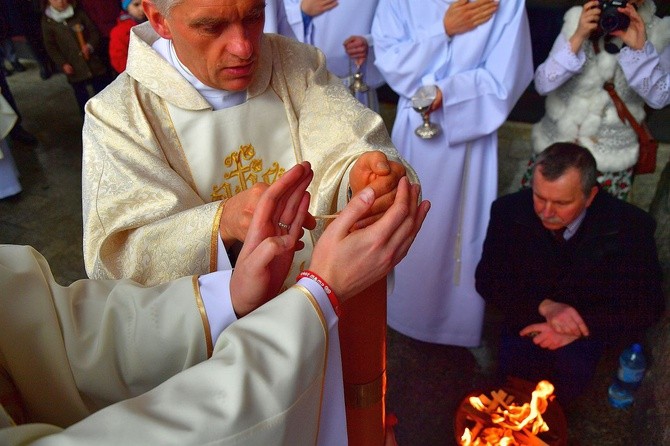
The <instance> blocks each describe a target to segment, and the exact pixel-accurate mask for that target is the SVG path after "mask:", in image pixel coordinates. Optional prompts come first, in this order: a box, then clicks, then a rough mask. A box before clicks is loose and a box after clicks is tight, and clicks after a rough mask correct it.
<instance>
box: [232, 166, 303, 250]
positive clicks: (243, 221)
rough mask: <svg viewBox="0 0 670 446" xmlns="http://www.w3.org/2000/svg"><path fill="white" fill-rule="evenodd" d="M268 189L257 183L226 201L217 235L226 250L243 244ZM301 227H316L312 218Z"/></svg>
mask: <svg viewBox="0 0 670 446" xmlns="http://www.w3.org/2000/svg"><path fill="white" fill-rule="evenodd" d="M284 175H286V174H284ZM269 187H270V186H269V185H268V184H266V183H260V182H259V183H256V184H254V185H253V186H251V187H250V188H249V189H247V190H245V191H242V192H240V193H239V194H237V195H233V196H232V197H230V198H229V199H228V201H226V204H225V205H224V207H223V211H222V212H221V219H220V220H219V235H220V236H221V241H222V242H223V244H224V246H225V247H226V248H227V249H229V248H230V247H231V246H233V245H234V244H235V243H236V242H237V241H240V242H244V241H245V240H246V238H247V233H248V231H249V225H250V224H251V218H252V217H253V215H254V211H255V210H256V207H257V206H258V202H259V201H260V199H261V197H262V196H263V194H264V193H265V191H267V189H268V188H269ZM303 227H304V228H305V229H314V228H315V227H316V220H314V217H312V216H308V217H307V218H306V219H305V220H304V221H303Z"/></svg>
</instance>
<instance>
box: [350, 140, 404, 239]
mask: <svg viewBox="0 0 670 446" xmlns="http://www.w3.org/2000/svg"><path fill="white" fill-rule="evenodd" d="M404 175H405V166H403V165H402V163H399V162H396V161H390V160H389V159H388V158H387V157H386V155H385V154H384V153H383V152H379V151H373V152H365V153H364V154H362V155H361V156H360V157H359V158H358V160H356V163H355V164H354V166H353V167H352V168H351V172H350V173H349V186H350V187H351V191H352V193H353V194H356V193H358V192H359V191H361V190H363V188H365V187H366V186H370V187H371V188H372V190H373V191H374V196H375V197H376V198H375V202H374V204H373V205H372V207H371V208H370V209H369V210H368V211H367V212H366V213H365V214H364V215H362V216H361V217H362V218H361V220H360V221H359V222H357V223H356V224H355V225H354V226H353V227H352V230H354V229H360V228H364V227H366V226H368V225H370V224H372V223H374V222H375V221H377V220H379V218H381V216H382V215H383V214H384V212H386V210H387V209H388V208H389V207H391V204H393V200H394V198H395V195H396V190H397V187H398V181H399V180H400V178H401V177H402V176H404Z"/></svg>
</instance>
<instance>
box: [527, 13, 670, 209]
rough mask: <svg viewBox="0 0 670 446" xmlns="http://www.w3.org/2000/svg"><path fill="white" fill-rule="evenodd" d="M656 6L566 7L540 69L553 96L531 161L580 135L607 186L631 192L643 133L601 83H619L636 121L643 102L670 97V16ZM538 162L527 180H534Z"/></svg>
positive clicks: (543, 88) (538, 84)
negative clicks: (628, 120)
mask: <svg viewBox="0 0 670 446" xmlns="http://www.w3.org/2000/svg"><path fill="white" fill-rule="evenodd" d="M655 12H656V5H655V4H654V2H653V1H652V0H630V1H626V0H591V1H588V2H586V3H585V4H584V6H583V7H580V6H576V7H573V8H571V9H570V10H568V11H567V13H566V14H565V17H564V24H563V28H562V30H561V32H560V34H559V36H558V37H557V39H556V41H555V42H554V46H553V48H552V50H551V53H550V54H549V57H548V58H547V60H546V61H545V62H544V63H542V64H541V65H540V66H539V67H538V68H537V71H536V72H535V88H536V90H537V91H538V92H539V93H540V94H541V95H547V99H546V102H545V108H546V114H545V116H544V117H543V118H542V119H541V120H540V122H538V123H536V124H535V125H534V126H533V130H532V143H533V155H532V158H531V161H534V158H535V157H536V156H537V154H538V153H539V152H541V151H542V150H543V149H544V148H546V147H548V146H550V145H551V144H553V143H555V142H574V143H577V144H579V145H581V146H584V147H586V148H588V149H589V150H590V151H591V153H592V154H593V156H594V157H595V159H596V161H597V165H598V171H599V176H598V181H599V182H600V183H601V185H602V187H603V189H605V190H606V191H607V192H609V193H610V194H612V195H614V196H616V197H618V198H621V199H626V197H627V195H628V192H629V191H630V187H631V184H632V181H633V167H634V166H635V163H636V162H637V159H638V153H639V143H638V136H637V134H636V132H635V131H634V130H633V128H632V127H631V125H630V124H628V123H625V122H623V121H622V120H621V118H620V117H619V115H618V113H617V110H616V107H615V104H614V102H613V100H612V98H611V97H610V95H609V94H608V92H607V91H606V90H605V89H604V88H603V86H604V84H605V83H606V82H612V83H613V84H614V88H615V90H616V93H617V95H618V96H619V97H620V98H621V100H622V102H623V103H624V104H625V106H626V107H627V108H628V110H629V111H630V113H631V114H632V115H633V116H634V117H635V119H636V120H637V121H638V122H642V121H644V118H645V110H644V105H645V103H646V104H647V105H649V106H650V107H654V108H661V107H663V106H664V105H666V104H667V103H668V101H669V99H668V88H669V87H668V83H667V77H668V75H667V73H668V72H670V45H669V44H670V17H666V18H663V19H661V18H659V17H657V16H655V15H654V14H655ZM664 76H665V79H666V80H665V81H664V80H663V78H664ZM532 164H533V163H532V162H531V166H530V167H529V169H528V171H527V172H526V175H525V176H524V178H523V180H522V185H523V186H528V185H529V184H530V182H529V180H530V176H531V174H532V173H531V172H532V170H531V169H532Z"/></svg>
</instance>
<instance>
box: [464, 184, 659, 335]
mask: <svg viewBox="0 0 670 446" xmlns="http://www.w3.org/2000/svg"><path fill="white" fill-rule="evenodd" d="M655 226H656V225H655V222H654V220H653V219H652V218H651V217H650V216H649V214H647V213H646V212H644V211H643V210H641V209H639V208H637V207H636V206H633V205H631V204H629V203H626V202H623V201H621V200H618V199H616V198H614V197H612V196H610V195H609V194H607V193H605V192H602V191H601V192H599V193H598V194H597V195H596V197H595V199H594V200H593V202H592V204H591V206H590V207H589V208H587V212H586V216H585V218H584V220H583V221H582V224H581V226H580V227H579V229H578V231H577V233H576V234H575V235H574V236H573V237H572V238H571V239H570V240H568V241H567V242H565V243H563V244H559V243H558V242H556V241H555V240H554V239H553V237H552V236H551V233H550V231H548V230H547V229H545V228H544V226H542V223H541V222H540V219H539V218H538V217H537V215H535V212H534V210H533V199H532V191H531V190H530V189H526V190H523V191H521V192H517V193H514V194H510V195H507V196H504V197H501V198H499V199H498V200H496V201H495V202H494V203H493V205H492V207H491V220H490V223H489V227H488V232H487V235H486V240H485V242H484V249H483V253H482V259H481V261H480V262H479V265H478V266H477V271H476V287H477V291H478V292H479V293H480V294H481V295H482V297H483V298H484V299H485V300H486V302H487V304H491V305H495V306H496V307H498V308H499V309H500V310H501V311H502V312H503V314H504V315H505V319H506V322H505V324H506V326H507V327H508V328H509V329H510V330H512V331H514V332H517V331H519V330H520V329H522V328H523V327H525V326H527V325H529V324H532V323H537V322H544V321H545V319H544V318H543V317H542V316H541V315H540V314H539V313H538V305H539V304H540V302H541V301H542V300H544V299H545V298H549V299H552V300H555V301H558V302H563V303H566V304H568V305H571V306H572V307H574V308H575V309H576V310H577V311H578V312H579V314H580V315H581V316H582V318H583V319H584V321H585V322H586V325H587V326H588V327H589V330H590V332H591V336H592V337H596V338H600V339H604V340H614V339H613V337H617V338H618V337H619V336H618V335H622V339H630V338H637V337H639V336H640V334H641V333H642V331H643V330H644V329H646V328H647V327H649V326H650V325H652V324H653V323H654V322H655V321H656V320H657V319H659V318H660V316H661V314H662V312H663V307H664V298H663V291H662V284H661V280H662V279H661V267H660V264H659V261H658V256H657V253H656V244H655V241H654V229H655Z"/></svg>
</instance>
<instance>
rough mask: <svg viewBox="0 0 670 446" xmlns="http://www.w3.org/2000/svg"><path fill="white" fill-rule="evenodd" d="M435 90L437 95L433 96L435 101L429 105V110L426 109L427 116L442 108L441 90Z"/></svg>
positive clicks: (438, 88)
mask: <svg viewBox="0 0 670 446" xmlns="http://www.w3.org/2000/svg"><path fill="white" fill-rule="evenodd" d="M436 88H437V93H436V94H435V100H434V101H433V103H432V104H430V108H429V109H428V114H430V113H433V112H434V111H435V110H437V109H438V108H441V107H442V90H440V87H436Z"/></svg>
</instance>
